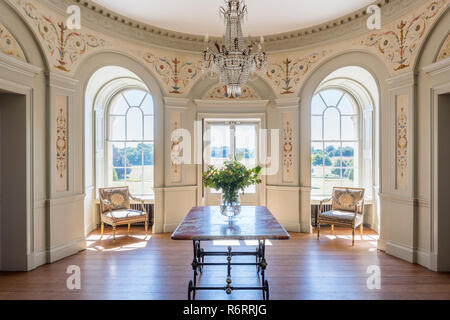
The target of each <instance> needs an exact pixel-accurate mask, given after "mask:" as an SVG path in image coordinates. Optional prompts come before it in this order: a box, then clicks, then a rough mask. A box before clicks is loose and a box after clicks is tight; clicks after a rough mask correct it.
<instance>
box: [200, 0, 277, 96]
mask: <svg viewBox="0 0 450 320" xmlns="http://www.w3.org/2000/svg"><path fill="white" fill-rule="evenodd" d="M224 1H225V6H224V7H221V8H220V14H221V16H223V17H224V19H225V25H226V29H225V35H224V38H223V43H219V42H215V44H214V47H215V50H213V49H211V48H209V46H208V44H209V37H208V36H206V37H205V44H206V49H205V51H204V52H203V57H202V69H203V72H204V73H208V74H209V75H210V76H211V77H217V76H218V77H219V79H220V82H221V83H222V84H224V85H225V86H226V87H227V94H228V96H229V97H235V98H238V97H239V96H240V95H241V93H242V86H243V85H244V84H246V83H247V82H248V80H249V78H253V77H256V76H257V74H258V73H264V72H266V71H267V65H268V64H267V56H266V53H265V52H264V50H263V45H264V38H263V37H261V41H260V42H259V43H258V42H256V41H252V40H251V39H250V44H247V43H246V41H245V40H244V36H243V33H242V22H243V19H244V17H245V16H246V15H247V13H248V11H247V6H246V4H245V0H224Z"/></svg>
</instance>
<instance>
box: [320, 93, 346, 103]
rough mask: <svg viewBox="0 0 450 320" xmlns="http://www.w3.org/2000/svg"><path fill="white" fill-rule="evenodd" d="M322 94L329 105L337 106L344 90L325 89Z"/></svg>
mask: <svg viewBox="0 0 450 320" xmlns="http://www.w3.org/2000/svg"><path fill="white" fill-rule="evenodd" d="M320 95H321V96H322V98H323V100H325V103H326V104H327V106H328V107H336V106H337V105H338V103H339V100H341V98H342V95H343V92H342V91H339V90H325V91H322V92H320Z"/></svg>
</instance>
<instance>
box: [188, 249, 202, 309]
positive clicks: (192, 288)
mask: <svg viewBox="0 0 450 320" xmlns="http://www.w3.org/2000/svg"><path fill="white" fill-rule="evenodd" d="M193 247H194V260H193V261H192V270H194V283H193V284H192V281H191V282H190V283H189V300H191V292H192V298H193V300H195V288H196V287H197V276H198V270H199V268H200V265H199V261H198V256H199V251H198V250H199V247H200V243H199V241H194V242H193Z"/></svg>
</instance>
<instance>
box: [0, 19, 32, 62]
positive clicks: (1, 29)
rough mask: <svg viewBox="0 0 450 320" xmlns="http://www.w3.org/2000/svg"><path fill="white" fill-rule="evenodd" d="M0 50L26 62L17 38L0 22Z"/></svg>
mask: <svg viewBox="0 0 450 320" xmlns="http://www.w3.org/2000/svg"><path fill="white" fill-rule="evenodd" d="M0 52H2V53H4V54H7V55H8V56H12V57H14V58H17V59H19V60H21V61H23V62H27V59H26V58H25V54H24V53H23V50H22V48H21V47H20V45H19V43H18V42H17V40H16V39H15V38H14V37H13V35H12V34H11V33H10V32H9V30H8V29H6V27H5V26H4V25H2V24H1V23H0Z"/></svg>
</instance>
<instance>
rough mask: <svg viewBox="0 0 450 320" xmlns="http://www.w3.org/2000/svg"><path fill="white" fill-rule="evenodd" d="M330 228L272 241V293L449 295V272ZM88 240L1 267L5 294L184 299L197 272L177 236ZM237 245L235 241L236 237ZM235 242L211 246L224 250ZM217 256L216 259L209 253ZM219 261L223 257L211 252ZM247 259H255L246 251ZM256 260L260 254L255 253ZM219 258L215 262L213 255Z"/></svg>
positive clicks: (214, 279) (252, 273) (216, 274)
mask: <svg viewBox="0 0 450 320" xmlns="http://www.w3.org/2000/svg"><path fill="white" fill-rule="evenodd" d="M335 234H336V235H335V236H334V235H333V233H332V232H331V231H330V230H324V232H323V236H322V238H321V240H320V241H317V240H316V237H315V235H304V234H291V236H292V239H291V240H289V241H280V242H275V241H274V242H272V244H271V245H269V246H268V247H267V251H268V253H267V254H268V263H269V266H268V269H267V277H268V280H269V283H270V289H271V298H272V299H450V274H438V273H434V272H431V271H428V270H427V269H425V268H422V267H420V266H417V265H412V264H409V263H407V262H404V261H402V260H399V259H396V258H393V257H390V256H388V255H386V254H384V253H382V252H380V251H377V250H376V244H377V236H376V235H375V234H374V233H372V232H366V233H365V235H364V238H363V241H361V240H360V238H359V236H358V237H357V240H356V245H355V247H352V246H351V240H350V230H346V229H337V230H336V233H335ZM99 238H100V237H99V234H98V232H94V233H93V234H92V235H90V237H89V239H88V250H86V251H84V252H81V253H79V254H77V255H74V256H72V257H69V258H66V259H64V260H62V261H59V262H57V263H54V264H51V265H46V266H43V267H41V268H39V269H37V270H34V271H32V272H28V273H0V300H2V299H183V300H185V299H186V298H187V284H188V281H189V280H190V279H191V277H192V269H191V267H190V263H191V261H192V244H191V243H190V242H189V241H187V242H184V241H179V242H176V241H172V240H170V235H167V234H166V235H152V236H151V237H148V238H147V239H144V234H143V230H142V229H139V228H134V229H133V236H128V235H127V232H126V229H120V230H119V238H118V240H116V242H114V241H113V240H112V239H111V238H110V237H109V236H107V237H105V238H104V240H103V241H100V240H99ZM233 244H235V243H233ZM238 244H240V247H241V248H240V250H246V249H249V250H252V251H253V250H254V248H255V246H254V244H253V243H245V242H240V243H239V242H238ZM224 245H225V246H227V245H228V243H215V244H213V243H211V244H207V247H208V249H212V250H214V249H222V250H223V249H225V247H224ZM210 259H211V258H210ZM212 259H213V260H217V259H219V258H217V259H216V258H215V257H214V258H212ZM240 259H244V260H241V261H245V259H251V258H247V257H243V258H240ZM251 260H252V261H253V259H251ZM209 261H212V260H209ZM70 265H77V266H79V267H80V268H81V272H82V274H81V276H82V288H81V290H79V291H70V290H68V289H67V287H66V280H67V277H68V275H67V274H66V269H67V267H68V266H70ZM373 265H375V266H379V267H380V269H381V289H380V290H369V289H368V288H367V285H366V283H367V278H368V276H369V275H368V274H367V268H368V267H369V266H373ZM225 272H226V270H225V268H224V267H209V268H207V269H205V271H204V274H203V275H202V278H201V280H200V283H201V284H202V285H225V277H224V276H225ZM232 275H233V283H234V284H235V285H256V284H258V280H257V277H256V269H255V267H234V268H233V270H232ZM261 298H262V297H261V294H260V293H258V292H253V291H252V292H243V291H237V292H234V293H233V294H232V295H231V296H227V295H226V294H225V293H222V292H217V291H213V292H208V291H205V292H199V293H198V299H261Z"/></svg>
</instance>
